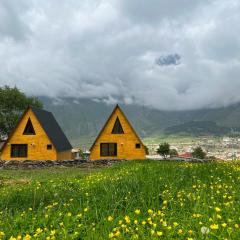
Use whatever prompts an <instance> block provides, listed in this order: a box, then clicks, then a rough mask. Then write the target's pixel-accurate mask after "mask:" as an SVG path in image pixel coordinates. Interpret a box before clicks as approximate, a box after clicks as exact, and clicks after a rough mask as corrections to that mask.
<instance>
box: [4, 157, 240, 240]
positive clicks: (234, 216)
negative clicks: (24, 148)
mask: <svg viewBox="0 0 240 240" xmlns="http://www.w3.org/2000/svg"><path fill="white" fill-rule="evenodd" d="M239 224H240V163H239V162H234V163H206V164H191V163H176V162H153V161H132V162H124V163H120V164H117V165H114V166H112V167H110V168H103V169H89V168H88V169H81V168H49V169H42V170H0V239H12V240H13V239H18V240H21V239H26V240H29V239H109V238H110V239H187V240H192V239H228V240H232V239H240V225H239Z"/></svg>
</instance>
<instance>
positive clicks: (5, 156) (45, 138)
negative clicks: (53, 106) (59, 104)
mask: <svg viewBox="0 0 240 240" xmlns="http://www.w3.org/2000/svg"><path fill="white" fill-rule="evenodd" d="M71 150H72V146H71V144H70V143H69V141H68V139H67V138H66V136H65V134H64V133H63V131H62V129H61V128H60V126H59V125H58V123H57V121H56V119H55V118H54V116H53V114H52V113H51V112H48V111H45V110H42V109H38V108H35V107H28V108H27V109H26V111H25V112H24V113H23V114H22V116H21V118H20V119H19V121H18V123H17V125H16V127H15V128H14V129H13V131H12V132H11V134H10V135H9V137H8V140H7V141H6V142H5V144H4V145H3V147H2V151H1V160H68V159H71V158H72V153H71Z"/></svg>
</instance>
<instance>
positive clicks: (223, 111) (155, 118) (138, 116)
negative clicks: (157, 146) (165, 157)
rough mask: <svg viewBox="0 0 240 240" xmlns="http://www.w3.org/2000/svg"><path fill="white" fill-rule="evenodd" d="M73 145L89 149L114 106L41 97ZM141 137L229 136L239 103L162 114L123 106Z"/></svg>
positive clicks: (238, 125) (239, 114)
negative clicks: (173, 135)
mask: <svg viewBox="0 0 240 240" xmlns="http://www.w3.org/2000/svg"><path fill="white" fill-rule="evenodd" d="M39 99H40V100H41V101H42V102H43V104H44V108H45V109H46V110H49V111H51V112H53V114H54V115H55V117H56V118H57V120H58V122H59V124H60V126H61V127H62V128H63V130H64V132H65V133H66V135H67V137H68V138H69V139H70V141H71V143H72V144H73V145H74V146H79V145H80V144H81V145H85V146H87V147H89V146H90V145H91V143H92V142H93V140H94V138H95V137H96V136H97V134H98V132H99V131H100V129H101V127H102V126H103V124H104V123H105V121H106V120H107V118H108V116H109V114H110V113H111V112H112V110H113V108H114V105H111V104H107V103H105V102H103V101H101V100H99V99H98V100H91V99H84V98H81V99H77V98H57V99H55V98H49V97H39ZM120 106H121V107H122V109H123V110H124V112H125V114H126V115H127V117H128V119H129V120H130V122H131V123H132V124H133V126H134V128H135V129H136V131H137V132H138V134H139V135H140V136H141V137H142V138H146V137H157V136H158V135H162V134H190V135H191V134H192V135H195V136H197V135H226V134H228V133H229V134H230V133H231V132H232V131H233V130H235V131H236V130H237V131H238V130H239V129H240V104H235V105H232V106H228V107H222V108H216V109H201V110H191V111H161V110H156V109H151V108H148V107H145V106H139V105H134V104H129V105H126V104H120Z"/></svg>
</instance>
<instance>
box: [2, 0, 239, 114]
mask: <svg viewBox="0 0 240 240" xmlns="http://www.w3.org/2000/svg"><path fill="white" fill-rule="evenodd" d="M0 58H1V67H0V85H1V86H2V85H5V84H7V85H10V86H14V85H16V86H18V87H19V88H20V89H22V90H23V91H24V92H26V93H28V94H33V95H45V96H50V97H76V98H89V99H101V100H103V101H104V102H108V103H115V102H119V101H120V102H123V103H126V104H129V103H133V104H137V105H142V106H148V107H151V108H155V109H160V110H190V109H202V108H215V107H223V106H228V105H231V104H234V103H237V102H239V101H240V94H239V89H240V1H239V0H228V1H226V0H201V1H200V0H195V1H192V0H182V1H179V0H169V1H158V0H149V1H145V0H131V1H129V0H120V1H119V0H105V1H102V0H81V1H77V0H70V1H61V3H60V2H59V1H58V0H42V1H37V0H27V1H26V0H18V1H15V0H1V2H0Z"/></svg>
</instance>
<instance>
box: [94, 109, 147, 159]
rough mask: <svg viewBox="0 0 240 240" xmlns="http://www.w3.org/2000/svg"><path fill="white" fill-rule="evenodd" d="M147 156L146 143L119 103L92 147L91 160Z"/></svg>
mask: <svg viewBox="0 0 240 240" xmlns="http://www.w3.org/2000/svg"><path fill="white" fill-rule="evenodd" d="M145 158H146V150H145V146H144V144H143V143H142V141H141V139H140V138H139V137H138V135H137V133H136V132H135V130H134V129H133V127H132V125H131V124H130V122H129V121H128V119H127V117H126V116H125V114H124V113H123V111H122V109H121V108H120V107H119V106H118V105H117V106H116V107H115V108H114V110H113V112H112V114H111V115H110V117H109V118H108V120H107V121H106V123H105V125H104V126H103V128H102V130H101V131H100V133H99V135H98V136H97V138H96V140H95V142H94V143H93V145H92V147H91V148H90V160H100V159H106V160H107V159H127V160H133V159H145Z"/></svg>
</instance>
